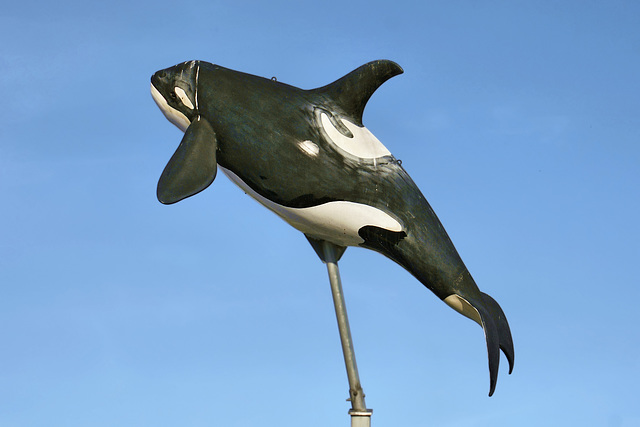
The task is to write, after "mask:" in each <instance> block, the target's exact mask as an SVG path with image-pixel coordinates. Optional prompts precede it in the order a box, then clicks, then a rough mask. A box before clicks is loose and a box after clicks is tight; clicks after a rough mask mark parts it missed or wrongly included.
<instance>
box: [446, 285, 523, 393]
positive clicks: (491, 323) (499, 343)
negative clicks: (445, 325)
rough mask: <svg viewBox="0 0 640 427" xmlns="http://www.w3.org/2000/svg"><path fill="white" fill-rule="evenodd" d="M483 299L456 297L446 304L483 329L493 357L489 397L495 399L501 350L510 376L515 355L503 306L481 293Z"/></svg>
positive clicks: (490, 370)
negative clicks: (507, 363) (493, 396)
mask: <svg viewBox="0 0 640 427" xmlns="http://www.w3.org/2000/svg"><path fill="white" fill-rule="evenodd" d="M479 296H480V298H477V297H475V298H474V297H468V296H465V297H464V298H463V297H461V296H459V295H457V294H453V295H450V296H448V297H447V298H445V299H444V301H445V302H446V303H447V304H448V305H449V306H451V307H452V308H453V309H454V310H456V311H458V312H459V313H461V314H463V315H465V316H467V317H469V318H470V319H472V320H474V321H476V322H477V323H478V324H479V325H480V326H482V329H484V336H485V339H486V341H487V353H488V356H489V378H490V380H489V396H491V395H493V392H494V390H495V388H496V383H497V381H498V367H499V366H500V350H502V351H503V352H504V355H505V356H506V358H507V361H508V362H509V374H511V372H512V371H513V363H514V358H515V352H514V349H513V339H512V338H511V329H510V328H509V323H508V322H507V317H506V316H505V315H504V312H503V311H502V308H500V305H499V304H498V303H497V302H496V300H494V299H493V298H491V296H489V295H487V294H485V293H484V292H479Z"/></svg>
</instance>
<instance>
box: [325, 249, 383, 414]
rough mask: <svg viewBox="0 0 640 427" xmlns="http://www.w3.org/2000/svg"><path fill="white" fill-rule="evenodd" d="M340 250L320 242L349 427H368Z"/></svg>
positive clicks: (368, 410)
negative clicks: (337, 335)
mask: <svg viewBox="0 0 640 427" xmlns="http://www.w3.org/2000/svg"><path fill="white" fill-rule="evenodd" d="M342 249H343V248H342ZM340 250H341V248H339V247H337V246H335V245H333V244H331V243H329V242H326V241H324V242H322V251H323V254H324V261H325V263H326V264H327V271H328V272H329V282H330V283H331V293H332V295H333V304H334V306H335V309H336V318H337V319H338V330H339V331H340V341H341V342H342V353H343V354H344V363H345V365H346V367H347V378H348V379H349V400H350V401H351V410H349V415H351V427H370V426H371V414H372V413H373V410H372V409H367V406H366V404H365V403H364V391H363V390H362V385H361V384H360V376H359V375H358V366H357V364H356V355H355V352H354V350H353V341H352V339H351V329H350V328H349V318H348V317H347V307H346V305H345V302H344V294H343V292H342V282H341V281H340V271H339V270H338V258H339V256H340V254H341V252H340Z"/></svg>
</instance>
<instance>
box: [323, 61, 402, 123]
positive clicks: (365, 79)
mask: <svg viewBox="0 0 640 427" xmlns="http://www.w3.org/2000/svg"><path fill="white" fill-rule="evenodd" d="M403 72H404V71H403V70H402V67H400V66H399V65H398V64H396V63H395V62H393V61H389V60H386V59H383V60H379V61H372V62H369V63H367V64H364V65H363V66H361V67H359V68H356V69H355V70H353V71H352V72H350V73H349V74H347V75H346V76H344V77H342V78H341V79H338V80H336V81H335V82H333V83H331V84H328V85H326V86H323V87H320V88H317V89H314V92H316V93H319V94H322V95H324V96H326V97H327V98H329V99H330V100H331V101H333V102H334V103H335V104H336V106H337V107H339V108H340V109H342V110H343V113H345V114H346V115H347V116H349V117H350V118H351V119H353V121H354V123H356V124H357V125H360V126H362V113H363V112H364V107H365V105H367V101H368V100H369V98H371V95H373V92H375V91H376V89H378V88H379V87H380V85H382V83H384V82H386V81H387V80H389V79H390V78H391V77H394V76H397V75H398V74H402V73H403Z"/></svg>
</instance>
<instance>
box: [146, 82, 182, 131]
mask: <svg viewBox="0 0 640 427" xmlns="http://www.w3.org/2000/svg"><path fill="white" fill-rule="evenodd" d="M151 97H152V98H153V100H154V101H155V103H156V104H157V105H158V108H160V111H162V114H164V116H165V117H166V118H167V120H169V121H170V122H171V123H173V124H174V125H176V126H177V127H178V129H180V130H181V131H183V132H184V131H186V130H187V128H188V127H189V125H190V124H191V121H189V119H188V118H187V116H185V115H184V114H182V113H181V112H180V111H178V110H176V109H175V108H173V107H172V106H171V105H169V103H168V102H167V100H166V99H165V97H164V96H162V93H161V92H160V91H159V90H158V89H157V88H156V87H155V85H154V84H153V77H152V78H151Z"/></svg>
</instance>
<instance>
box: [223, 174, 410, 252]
mask: <svg viewBox="0 0 640 427" xmlns="http://www.w3.org/2000/svg"><path fill="white" fill-rule="evenodd" d="M218 167H219V168H220V170H221V171H222V172H224V174H225V175H227V177H229V179H230V180H231V181H233V182H234V183H235V184H236V185H238V186H239V187H240V188H242V190H244V192H245V193H247V194H248V195H250V196H251V197H253V198H254V199H256V200H257V201H258V202H260V203H261V204H262V205H264V206H265V207H267V208H269V209H270V210H271V211H273V212H274V213H276V214H277V215H278V216H279V217H280V218H282V219H284V220H285V221H286V222H288V223H289V224H290V225H291V226H293V227H294V228H296V229H298V230H300V231H302V232H303V233H305V234H306V235H308V236H310V237H313V238H316V239H321V240H327V241H329V242H332V243H335V244H337V245H341V246H357V245H359V244H360V243H363V242H364V240H363V239H362V238H361V237H360V236H359V235H358V230H360V229H361V228H362V227H364V226H366V225H371V226H376V227H380V228H384V229H386V230H389V231H402V225H401V224H400V223H399V222H398V220H396V219H395V218H393V217H392V216H391V215H389V214H388V213H386V212H384V211H382V210H380V209H378V208H374V207H372V206H368V205H364V204H361V203H354V202H346V201H335V202H328V203H324V204H322V205H318V206H312V207H309V208H289V207H286V206H281V205H278V204H277V203H274V202H272V201H271V200H269V199H266V198H264V197H262V196H261V195H259V194H258V193H256V192H255V191H253V190H252V189H251V188H250V187H249V186H248V185H247V184H246V183H245V182H244V181H242V180H241V179H240V178H239V177H238V176H237V175H236V174H234V173H233V172H231V171H229V170H227V169H225V168H223V167H221V166H220V165H218Z"/></svg>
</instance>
